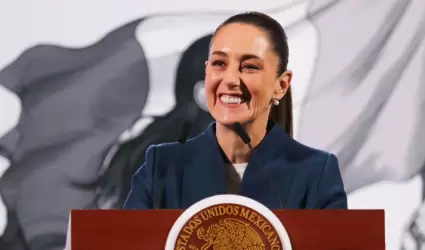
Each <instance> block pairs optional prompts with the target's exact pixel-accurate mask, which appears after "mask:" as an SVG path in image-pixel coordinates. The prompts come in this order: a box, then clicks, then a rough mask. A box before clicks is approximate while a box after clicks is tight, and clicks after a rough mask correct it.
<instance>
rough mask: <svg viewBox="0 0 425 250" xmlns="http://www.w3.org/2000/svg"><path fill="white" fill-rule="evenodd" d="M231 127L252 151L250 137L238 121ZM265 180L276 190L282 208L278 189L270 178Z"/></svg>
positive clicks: (258, 162)
mask: <svg viewBox="0 0 425 250" xmlns="http://www.w3.org/2000/svg"><path fill="white" fill-rule="evenodd" d="M233 129H234V130H235V132H236V134H238V136H239V137H240V138H241V139H242V141H243V142H244V143H245V144H246V145H247V146H248V147H249V149H250V150H251V151H254V148H253V147H252V144H251V137H249V135H248V133H247V132H246V130H245V129H244V128H243V127H242V125H241V124H240V123H239V122H236V123H234V124H233ZM251 155H252V154H251ZM257 164H259V166H263V164H262V163H261V162H260V161H259V160H257ZM267 180H268V183H269V185H270V187H271V188H272V189H273V190H274V191H275V192H276V195H277V198H278V199H279V204H280V208H281V209H283V202H282V199H281V198H280V195H279V190H278V188H277V186H276V185H275V183H274V182H273V181H272V179H270V178H267Z"/></svg>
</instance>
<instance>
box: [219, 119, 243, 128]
mask: <svg viewBox="0 0 425 250" xmlns="http://www.w3.org/2000/svg"><path fill="white" fill-rule="evenodd" d="M216 121H217V122H218V123H220V124H222V125H224V126H231V125H233V124H235V123H237V122H239V123H241V124H244V123H246V122H247V119H242V118H237V117H234V118H233V117H225V118H221V119H216Z"/></svg>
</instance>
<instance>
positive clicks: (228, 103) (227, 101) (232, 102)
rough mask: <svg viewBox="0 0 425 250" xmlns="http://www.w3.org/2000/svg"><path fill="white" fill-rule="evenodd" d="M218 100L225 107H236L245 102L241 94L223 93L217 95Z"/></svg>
mask: <svg viewBox="0 0 425 250" xmlns="http://www.w3.org/2000/svg"><path fill="white" fill-rule="evenodd" d="M217 100H218V102H219V103H220V104H221V105H222V106H224V107H226V108H237V107H240V106H242V105H243V104H245V100H244V99H243V97H242V96H241V95H227V94H223V95H220V96H218V97H217Z"/></svg>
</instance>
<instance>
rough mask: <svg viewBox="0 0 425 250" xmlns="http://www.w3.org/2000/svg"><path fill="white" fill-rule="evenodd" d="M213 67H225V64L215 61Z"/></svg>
mask: <svg viewBox="0 0 425 250" xmlns="http://www.w3.org/2000/svg"><path fill="white" fill-rule="evenodd" d="M212 65H213V66H218V67H223V66H224V65H225V64H224V62H223V61H220V60H216V61H213V62H212Z"/></svg>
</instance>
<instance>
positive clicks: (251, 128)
mask: <svg viewBox="0 0 425 250" xmlns="http://www.w3.org/2000/svg"><path fill="white" fill-rule="evenodd" d="M244 129H245V131H246V132H247V133H248V135H249V137H250V138H251V146H252V147H253V148H255V147H256V146H258V144H260V142H261V141H262V140H263V139H264V137H265V135H266V133H267V121H266V122H265V123H264V122H263V123H260V122H258V121H257V122H254V123H251V124H249V125H246V126H244ZM216 137H217V141H218V144H219V145H220V147H221V149H222V150H223V152H224V154H225V155H226V156H227V158H228V159H229V161H230V162H231V163H247V162H248V160H249V158H250V156H251V153H252V152H251V151H252V150H251V149H250V148H249V147H248V145H246V144H245V143H244V142H243V141H242V139H241V138H240V137H239V135H238V134H237V133H236V132H235V131H234V130H233V128H232V126H225V125H222V124H220V123H218V122H217V123H216Z"/></svg>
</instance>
